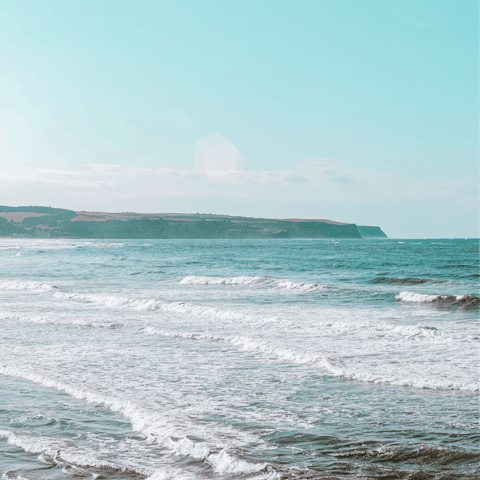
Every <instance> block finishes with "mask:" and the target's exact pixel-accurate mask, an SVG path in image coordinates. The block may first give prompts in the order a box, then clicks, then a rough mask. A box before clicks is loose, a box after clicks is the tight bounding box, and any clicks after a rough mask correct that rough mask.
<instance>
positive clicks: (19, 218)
mask: <svg viewBox="0 0 480 480" xmlns="http://www.w3.org/2000/svg"><path fill="white" fill-rule="evenodd" d="M0 237H38V238H92V239H94V238H124V239H127V238H130V239H134V238H145V239H147V238H151V239H153V238H159V239H160V238H170V239H175V238H176V239H180V238H185V239H194V238H198V239H202V238H203V239H228V238H231V239H235V238H387V236H386V235H385V233H384V232H383V231H382V229H381V228H380V227H372V226H357V225H355V224H354V223H343V222H336V221H332V220H326V219H298V218H286V219H276V218H274V219H269V218H252V217H237V216H230V215H213V214H210V213H209V214H204V213H196V214H192V213H135V212H121V213H108V212H87V211H73V210H66V209H63V208H51V207H38V206H28V207H7V206H0Z"/></svg>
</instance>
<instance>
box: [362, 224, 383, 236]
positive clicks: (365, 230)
mask: <svg viewBox="0 0 480 480" xmlns="http://www.w3.org/2000/svg"><path fill="white" fill-rule="evenodd" d="M357 229H358V231H359V232H360V235H361V236H362V238H388V237H387V236H386V235H385V234H384V233H383V230H382V229H381V228H380V227H366V226H363V225H362V226H360V225H359V226H357Z"/></svg>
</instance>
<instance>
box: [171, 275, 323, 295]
mask: <svg viewBox="0 0 480 480" xmlns="http://www.w3.org/2000/svg"><path fill="white" fill-rule="evenodd" d="M180 284H181V285H250V286H253V285H258V286H268V287H271V288H277V289H279V290H287V291H292V292H296V293H313V292H321V291H324V290H327V289H328V288H329V287H328V285H323V284H321V283H308V282H294V281H292V280H275V279H273V278H268V277H247V276H240V277H207V276H195V275H189V276H187V277H185V278H183V279H182V280H181V281H180Z"/></svg>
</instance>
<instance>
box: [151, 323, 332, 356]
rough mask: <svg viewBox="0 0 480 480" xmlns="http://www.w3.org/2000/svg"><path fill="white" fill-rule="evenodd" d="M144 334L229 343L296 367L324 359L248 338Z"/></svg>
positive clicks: (207, 334)
mask: <svg viewBox="0 0 480 480" xmlns="http://www.w3.org/2000/svg"><path fill="white" fill-rule="evenodd" d="M144 332H145V333H147V334H149V335H158V336H162V337H171V338H185V339H190V340H209V341H214V342H223V343H230V344H232V345H235V346H236V347H239V348H240V349H242V350H244V351H250V352H258V353H263V354H269V355H274V356H276V357H277V358H279V359H281V360H285V361H287V362H291V363H295V364H298V365H313V364H315V363H319V362H323V361H324V357H323V356H321V355H320V356H319V355H308V354H302V353H296V352H293V351H291V350H288V349H285V348H282V347H278V346H276V345H272V344H270V343H268V342H265V341H262V340H254V339H252V338H248V337H241V336H236V337H233V336H232V337H226V336H221V335H214V334H211V333H194V332H178V333H177V332H168V331H165V330H159V329H156V328H153V327H147V328H145V329H144Z"/></svg>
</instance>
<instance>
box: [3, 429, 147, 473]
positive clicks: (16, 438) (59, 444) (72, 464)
mask: <svg viewBox="0 0 480 480" xmlns="http://www.w3.org/2000/svg"><path fill="white" fill-rule="evenodd" d="M0 438H6V439H7V443H9V444H11V445H16V446H17V447H20V448H21V449H23V450H24V451H25V452H27V453H33V454H40V456H39V460H40V461H41V462H43V463H45V464H47V465H55V466H59V467H63V471H64V473H67V474H70V475H78V476H87V475H94V476H95V477H97V476H117V475H118V474H123V475H125V474H126V475H134V476H137V475H142V476H146V475H151V474H152V473H154V469H151V468H145V467H140V466H134V465H128V464H124V463H117V462H112V461H110V460H105V459H101V458H98V457H97V456H96V455H95V454H94V452H91V451H90V452H89V451H84V450H80V449H78V448H75V447H71V446H69V445H68V442H66V441H65V440H62V439H53V438H50V437H44V436H32V435H24V434H17V433H15V432H12V431H8V430H0Z"/></svg>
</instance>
